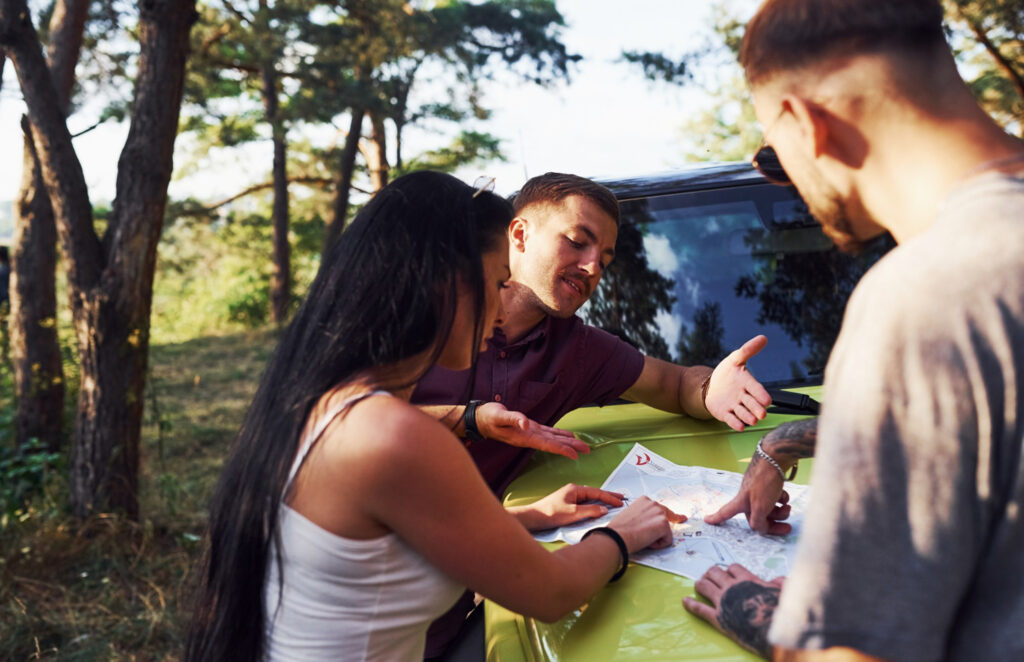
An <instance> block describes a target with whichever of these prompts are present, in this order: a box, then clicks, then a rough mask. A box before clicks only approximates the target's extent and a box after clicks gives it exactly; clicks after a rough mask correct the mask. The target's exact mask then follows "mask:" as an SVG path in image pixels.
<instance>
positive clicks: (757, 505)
mask: <svg viewBox="0 0 1024 662" xmlns="http://www.w3.org/2000/svg"><path fill="white" fill-rule="evenodd" d="M782 486H783V480H782V476H780V475H779V472H778V470H777V469H776V468H775V467H773V466H772V465H770V464H768V463H767V462H766V461H765V460H764V458H762V457H761V456H760V455H758V454H756V453H755V454H754V456H753V457H751V458H750V464H749V465H747V470H746V472H745V473H744V474H743V481H742V482H741V483H740V491H739V493H738V494H737V495H736V496H735V497H733V499H732V501H730V502H729V503H727V504H725V505H724V506H722V507H721V508H719V509H718V511H717V512H715V513H712V514H710V515H707V516H706V517H705V518H704V521H705V522H707V523H708V524H721V523H722V522H725V521H726V520H728V519H731V518H732V517H733V516H734V515H738V514H739V513H744V514H745V515H746V516H747V523H749V524H750V528H752V529H753V530H755V531H757V532H758V533H760V534H762V535H771V536H784V535H786V534H787V533H789V532H790V531H792V530H793V527H792V526H790V525H789V524H786V523H785V522H783V521H782V520H784V519H786V518H787V517H789V512H790V507H789V505H787V504H788V502H789V493H788V492H786V490H784V489H782Z"/></svg>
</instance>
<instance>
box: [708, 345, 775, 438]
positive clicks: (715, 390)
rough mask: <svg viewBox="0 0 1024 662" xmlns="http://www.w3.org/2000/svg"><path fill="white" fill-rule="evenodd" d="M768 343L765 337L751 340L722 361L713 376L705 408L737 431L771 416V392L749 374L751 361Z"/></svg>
mask: <svg viewBox="0 0 1024 662" xmlns="http://www.w3.org/2000/svg"><path fill="white" fill-rule="evenodd" d="M767 343H768V339H767V338H766V337H764V336H756V337H754V338H751V339H750V340H748V341H747V342H746V343H744V344H743V346H742V347H740V348H739V349H737V350H736V351H735V352H733V353H732V354H730V355H729V356H727V357H725V358H724V359H722V362H721V363H719V364H718V365H717V366H716V367H715V370H714V372H712V373H711V381H710V382H709V383H708V393H707V397H706V398H705V399H704V406H705V407H707V410H708V413H710V414H711V415H712V416H714V417H715V418H717V419H718V420H720V421H724V422H725V423H727V424H728V425H729V427H731V428H732V429H733V430H743V429H744V428H745V427H746V426H748V425H753V424H755V423H757V422H758V421H760V420H761V419H762V418H764V417H765V416H766V415H767V410H766V409H765V407H767V406H768V405H770V404H771V403H772V398H771V396H770V395H768V391H766V390H765V388H764V387H763V386H761V383H760V382H758V381H757V380H756V379H754V376H753V375H751V374H750V373H749V372H748V371H747V361H749V360H750V359H752V358H754V356H755V355H756V354H757V353H758V352H760V351H761V350H762V349H764V346H765V345H766V344H767Z"/></svg>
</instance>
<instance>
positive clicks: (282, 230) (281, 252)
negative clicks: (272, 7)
mask: <svg viewBox="0 0 1024 662" xmlns="http://www.w3.org/2000/svg"><path fill="white" fill-rule="evenodd" d="M262 78H263V109H264V114H265V115H266V118H267V122H269V123H270V129H271V133H272V136H273V143H274V167H273V179H274V205H273V212H272V224H273V240H272V242H273V251H272V258H271V260H272V263H273V266H272V269H271V275H270V313H271V318H272V319H273V320H274V323H275V324H277V325H278V326H280V325H281V324H284V322H285V321H286V320H287V318H288V304H289V303H290V301H291V254H290V246H289V244H288V170H287V164H286V149H287V145H286V143H285V129H284V123H283V121H282V120H281V117H280V114H279V112H278V98H277V71H276V70H275V69H274V64H273V63H267V64H265V65H264V66H263V71H262Z"/></svg>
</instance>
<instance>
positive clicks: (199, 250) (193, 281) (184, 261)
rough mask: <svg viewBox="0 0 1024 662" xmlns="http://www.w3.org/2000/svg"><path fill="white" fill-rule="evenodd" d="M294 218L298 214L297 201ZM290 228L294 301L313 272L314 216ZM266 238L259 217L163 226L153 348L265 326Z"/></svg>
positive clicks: (318, 222) (317, 231)
mask: <svg viewBox="0 0 1024 662" xmlns="http://www.w3.org/2000/svg"><path fill="white" fill-rule="evenodd" d="M295 211H296V212H297V213H301V212H302V211H303V205H302V204H301V201H300V204H298V205H296V210H295ZM290 229H291V232H290V236H289V239H290V242H291V247H292V272H293V279H294V282H295V286H294V287H293V291H294V292H296V293H297V294H296V295H295V296H296V299H297V298H298V297H300V296H301V295H302V293H304V292H305V290H306V288H307V287H308V285H309V283H310V282H312V279H313V277H314V276H315V275H316V269H317V268H318V267H319V248H320V244H319V241H320V235H321V232H322V229H323V220H322V218H320V217H319V216H318V215H313V216H307V217H295V218H294V219H293V222H292V223H291V228H290ZM270 232H271V230H270V226H269V221H268V219H267V216H266V215H265V214H263V213H259V212H250V213H248V214H243V213H230V214H228V215H227V216H226V217H224V218H211V217H188V218H184V217H183V218H180V219H178V220H177V221H175V222H172V223H169V224H168V225H167V226H166V227H165V229H164V234H163V237H162V238H161V242H160V247H159V255H158V260H157V273H156V278H155V280H154V285H153V318H152V330H151V337H153V339H154V342H166V341H183V340H187V339H189V338H195V337H198V336H201V335H203V334H205V333H211V332H216V333H224V332H232V331H239V330H242V329H250V328H256V327H258V326H261V325H263V324H265V323H266V322H267V320H268V319H269V317H270V302H269V282H270V269H271V263H270Z"/></svg>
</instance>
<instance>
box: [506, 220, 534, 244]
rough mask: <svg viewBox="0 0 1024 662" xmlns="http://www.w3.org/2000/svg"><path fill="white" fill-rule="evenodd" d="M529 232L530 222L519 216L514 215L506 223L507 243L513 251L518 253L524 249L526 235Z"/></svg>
mask: <svg viewBox="0 0 1024 662" xmlns="http://www.w3.org/2000/svg"><path fill="white" fill-rule="evenodd" d="M529 233H530V222H529V221H528V220H526V219H525V218H522V217H521V216H516V217H515V218H513V219H512V222H511V223H509V225H508V245H509V248H511V249H512V250H514V251H519V252H520V253H522V252H524V251H525V250H526V237H527V235H528V234H529Z"/></svg>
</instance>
